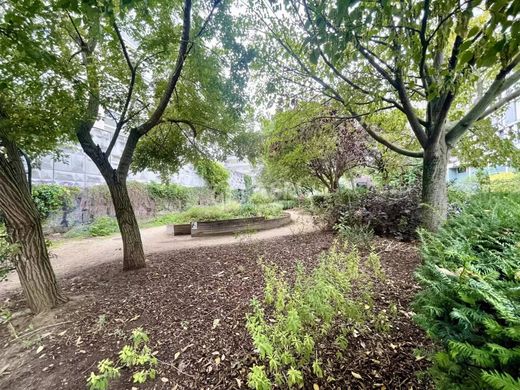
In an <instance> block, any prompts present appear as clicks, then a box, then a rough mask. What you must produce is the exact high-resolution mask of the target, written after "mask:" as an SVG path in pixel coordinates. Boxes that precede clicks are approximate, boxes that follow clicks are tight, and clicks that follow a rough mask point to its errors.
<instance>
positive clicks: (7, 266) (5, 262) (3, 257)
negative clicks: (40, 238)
mask: <svg viewBox="0 0 520 390" xmlns="http://www.w3.org/2000/svg"><path fill="white" fill-rule="evenodd" d="M15 250H16V245H13V244H10V243H9V241H7V233H6V231H5V226H4V225H3V224H2V223H0V282H1V281H2V280H4V278H5V277H6V275H7V274H8V273H9V271H11V270H12V269H13V268H14V267H13V265H12V264H11V261H10V259H11V256H12V255H13V253H14V252H15Z"/></svg>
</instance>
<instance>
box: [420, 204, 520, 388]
mask: <svg viewBox="0 0 520 390" xmlns="http://www.w3.org/2000/svg"><path fill="white" fill-rule="evenodd" d="M421 239H422V247H421V253H422V256H423V258H424V265H423V266H422V267H421V268H420V269H419V270H418V272H417V277H418V280H419V282H420V283H421V285H422V287H423V291H422V292H421V293H419V294H418V296H417V297H416V301H415V310H416V312H417V316H416V320H417V322H418V323H419V324H420V325H421V326H422V327H423V328H424V329H425V330H426V331H427V332H428V335H429V336H430V337H431V338H432V339H433V340H435V341H437V342H438V343H439V347H440V348H441V351H440V352H438V353H437V354H436V355H435V358H434V367H433V369H432V375H433V377H434V379H435V380H436V382H437V384H438V387H439V388H441V389H443V388H444V389H483V388H486V389H515V388H518V387H519V386H520V376H519V373H520V349H519V347H518V346H519V345H520V332H519V329H520V306H519V305H518V291H519V290H520V267H519V263H518V259H519V256H520V246H519V245H518V243H519V242H520V196H519V195H518V194H479V195H475V196H474V197H472V198H471V200H470V201H469V203H468V204H467V205H466V206H465V207H464V209H463V210H462V212H461V213H460V214H459V215H457V216H454V217H452V218H451V219H450V220H449V221H448V223H447V224H446V225H445V226H444V227H443V228H442V229H441V230H440V231H439V233H438V234H437V235H432V234H429V233H426V232H422V234H421Z"/></svg>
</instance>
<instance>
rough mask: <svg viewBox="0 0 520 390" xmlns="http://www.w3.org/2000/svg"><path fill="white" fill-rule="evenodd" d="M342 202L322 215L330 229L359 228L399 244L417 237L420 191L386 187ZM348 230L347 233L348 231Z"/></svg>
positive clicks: (414, 188)
mask: <svg viewBox="0 0 520 390" xmlns="http://www.w3.org/2000/svg"><path fill="white" fill-rule="evenodd" d="M354 194H356V195H357V196H351V197H349V198H346V201H345V200H342V199H341V198H339V199H335V200H334V203H333V204H332V206H328V207H327V208H326V209H325V211H324V213H325V215H326V220H327V221H328V222H329V223H331V224H332V225H334V224H336V223H338V222H339V224H340V226H345V227H347V226H350V227H354V226H358V227H361V229H370V230H372V231H373V232H374V233H375V234H377V235H379V236H391V237H395V238H397V239H400V240H411V239H413V238H415V237H416V235H417V233H416V231H417V228H418V227H419V224H420V209H419V204H420V190H419V188H418V187H417V186H413V187H407V188H400V187H399V188H392V187H387V188H384V189H382V190H375V189H373V190H370V191H359V192H357V193H354ZM347 230H348V229H347Z"/></svg>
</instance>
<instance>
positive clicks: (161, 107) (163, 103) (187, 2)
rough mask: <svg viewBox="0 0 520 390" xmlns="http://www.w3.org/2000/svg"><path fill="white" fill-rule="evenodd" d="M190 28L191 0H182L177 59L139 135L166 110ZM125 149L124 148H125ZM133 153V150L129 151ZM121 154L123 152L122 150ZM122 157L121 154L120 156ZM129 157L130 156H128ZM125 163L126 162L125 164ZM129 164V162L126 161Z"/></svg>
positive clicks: (138, 130)
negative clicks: (180, 34)
mask: <svg viewBox="0 0 520 390" xmlns="http://www.w3.org/2000/svg"><path fill="white" fill-rule="evenodd" d="M190 28H191V0H184V12H183V25H182V36H181V41H180V45H179V53H178V55H177V60H176V62H175V68H174V70H173V72H172V75H171V76H170V79H169V81H168V85H167V87H166V90H165V91H164V93H163V95H162V97H161V100H160V101H159V104H158V105H157V107H156V108H155V110H154V112H153V113H152V114H151V115H150V117H149V118H148V120H147V121H146V122H144V123H143V124H141V125H140V126H138V127H137V128H136V132H137V134H139V135H144V134H146V133H147V132H148V131H150V130H151V129H152V128H153V127H154V126H155V125H157V123H159V121H160V120H161V116H162V114H163V113H164V111H165V110H166V107H167V106H168V103H169V102H170V98H171V96H172V94H173V91H174V89H175V87H176V85H177V82H178V81H179V78H180V76H181V72H182V68H183V66H184V62H185V61H186V56H187V52H188V44H189V41H190ZM125 150H126V148H125ZM131 153H132V154H133V150H132V151H131ZM123 154H125V153H124V152H123ZM121 158H123V156H122V157H121ZM130 159H131V156H130ZM125 165H126V164H125ZM128 165H129V163H128Z"/></svg>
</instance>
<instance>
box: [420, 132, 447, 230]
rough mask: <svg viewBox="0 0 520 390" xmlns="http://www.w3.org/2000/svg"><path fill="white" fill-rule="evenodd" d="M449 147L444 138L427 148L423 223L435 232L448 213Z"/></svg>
mask: <svg viewBox="0 0 520 390" xmlns="http://www.w3.org/2000/svg"><path fill="white" fill-rule="evenodd" d="M448 157H449V149H448V146H447V145H446V143H445V142H444V139H441V140H440V141H439V143H438V144H436V145H432V146H430V147H427V148H425V150H424V158H423V175H422V203H423V205H422V211H421V212H422V215H421V218H422V225H423V227H424V228H426V229H428V230H430V231H432V232H435V231H437V230H438V229H439V228H440V227H441V226H442V224H443V223H444V221H445V220H446V216H447V213H448V194H447V185H446V173H447V169H448Z"/></svg>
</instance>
